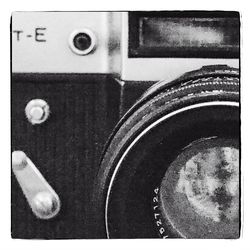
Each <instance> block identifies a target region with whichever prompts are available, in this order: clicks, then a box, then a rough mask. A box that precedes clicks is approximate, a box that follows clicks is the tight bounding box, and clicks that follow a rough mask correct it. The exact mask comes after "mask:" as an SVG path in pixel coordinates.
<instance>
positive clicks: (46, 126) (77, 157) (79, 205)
mask: <svg viewBox="0 0 250 250" xmlns="http://www.w3.org/2000/svg"><path fill="white" fill-rule="evenodd" d="M11 95H12V105H11V106H12V109H11V112H12V114H11V117H12V120H11V122H12V124H11V125H12V126H11V127H12V151H13V150H22V151H24V152H25V153H26V154H27V156H28V157H29V158H30V159H31V160H32V161H33V162H34V164H35V165H36V167H37V168H38V169H39V170H40V172H41V173H42V175H43V176H44V177H45V179H46V180H47V181H48V182H49V183H50V184H51V186H52V187H53V188H54V189H55V191H56V192H57V193H58V195H59V197H60V199H61V202H62V207H61V211H60V213H59V215H58V216H57V217H56V218H54V219H52V220H50V221H43V220H39V219H36V218H35V216H34V215H33V213H32V212H31V209H30V208H29V206H28V203H27V202H26V200H25V198H24V196H23V194H22V191H21V188H20V187H19V185H18V183H17V181H16V179H15V177H14V176H13V175H12V185H11V187H12V192H11V194H12V195H11V208H12V209H11V210H12V213H11V217H12V218H11V227H12V228H11V231H12V237H13V238H86V237H87V236H86V233H87V232H86V227H87V224H88V223H91V222H90V221H88V219H89V218H88V211H89V210H90V209H91V208H90V207H88V204H89V200H90V198H91V197H90V194H91V188H92V185H93V179H94V177H95V175H96V173H97V170H98V162H99V158H100V155H101V151H102V149H103V146H104V143H105V141H106V140H107V138H108V136H109V134H110V133H111V131H112V129H113V127H114V126H115V124H116V122H117V120H118V119H119V103H120V85H119V84H118V83H117V82H115V81H114V80H112V79H110V78H109V77H108V76H104V75H84V76H82V75H77V74H70V75H65V74H64V75H63V74H46V75H45V74H44V75H43V74H33V75H32V74H14V75H13V77H12V90H11ZM36 98H39V99H44V100H45V101H46V102H47V103H48V104H49V106H50V110H51V114H50V116H49V118H48V120H47V121H46V122H45V123H43V124H40V125H31V124H30V123H29V122H28V120H27V119H26V117H25V113H24V109H25V106H26V104H27V103H28V102H29V101H30V100H31V99H36ZM88 237H89V236H88Z"/></svg>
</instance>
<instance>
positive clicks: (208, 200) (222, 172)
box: [159, 138, 239, 238]
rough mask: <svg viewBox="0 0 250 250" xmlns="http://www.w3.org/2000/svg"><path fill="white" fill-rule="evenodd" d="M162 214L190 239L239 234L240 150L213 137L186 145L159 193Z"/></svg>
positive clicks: (166, 176)
mask: <svg viewBox="0 0 250 250" xmlns="http://www.w3.org/2000/svg"><path fill="white" fill-rule="evenodd" d="M159 207H160V212H161V217H162V220H163V221H164V223H166V225H171V226H172V227H173V228H174V230H176V231H177V232H178V233H179V234H180V235H181V236H183V237H187V238H234V237H235V236H236V235H238V234H239V232H238V231H239V149H238V145H236V141H234V140H230V139H218V138H210V139H203V140H199V141H198V142H194V143H192V144H190V145H189V146H188V147H187V148H185V149H184V150H183V151H182V152H181V153H180V154H179V156H178V157H177V158H176V160H174V161H173V162H172V163H171V165H170V166H169V168H168V170H167V171H166V173H165V176H164V178H163V179H162V182H161V185H160V192H159Z"/></svg>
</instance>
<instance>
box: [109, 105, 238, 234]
mask: <svg viewBox="0 0 250 250" xmlns="http://www.w3.org/2000/svg"><path fill="white" fill-rule="evenodd" d="M207 106H233V107H239V103H237V102H229V101H221V102H220V101H213V102H205V103H198V104H194V105H191V106H187V107H184V108H182V109H179V110H175V111H173V112H172V113H169V114H167V115H165V116H163V117H162V118H160V119H159V120H157V121H155V122H154V123H152V124H151V125H150V126H148V127H147V128H146V129H144V130H143V131H142V132H141V133H140V134H139V135H138V136H137V137H136V138H135V140H134V141H133V142H132V143H131V144H130V145H129V147H128V148H127V149H126V151H125V152H124V154H123V155H122V157H121V159H120V160H119V162H118V164H117V166H116V168H115V170H114V173H113V175H112V178H111V181H110V183H109V187H108V193H107V198H106V203H105V227H106V234H107V237H108V238H110V233H109V229H108V202H109V197H110V192H111V188H112V185H113V182H114V179H115V176H116V174H117V172H118V170H119V168H120V166H121V163H122V161H123V160H124V158H125V157H126V155H127V154H128V152H129V151H130V150H131V148H132V147H133V146H134V145H135V144H136V143H137V142H138V141H139V140H140V138H141V137H143V136H144V135H145V134H146V133H147V132H148V131H150V130H151V129H152V128H154V127H155V126H157V125H158V124H160V123H161V122H163V121H165V120H166V119H168V118H170V117H172V116H174V115H176V114H180V113H182V112H185V111H187V110H191V109H196V108H200V107H207Z"/></svg>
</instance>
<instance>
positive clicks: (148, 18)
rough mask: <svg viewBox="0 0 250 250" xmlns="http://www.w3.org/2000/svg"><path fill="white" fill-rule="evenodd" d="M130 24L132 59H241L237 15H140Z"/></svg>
mask: <svg viewBox="0 0 250 250" xmlns="http://www.w3.org/2000/svg"><path fill="white" fill-rule="evenodd" d="M129 21H130V30H129V39H130V48H129V56H130V57H197V58H218V57H220V58H237V57H238V56H239V16H238V13H235V12H227V13H225V12H165V13H162V12H154V13H153V14H152V13H150V14H148V13H147V12H137V13H131V14H130V20H129Z"/></svg>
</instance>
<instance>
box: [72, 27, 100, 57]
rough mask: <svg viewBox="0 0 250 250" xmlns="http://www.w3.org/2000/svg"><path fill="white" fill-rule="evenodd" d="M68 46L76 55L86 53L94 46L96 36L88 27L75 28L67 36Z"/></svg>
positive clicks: (92, 49) (91, 50)
mask: <svg viewBox="0 0 250 250" xmlns="http://www.w3.org/2000/svg"><path fill="white" fill-rule="evenodd" d="M69 47H70V49H71V50H72V51H73V52H74V53H75V54H77V55H87V54H89V53H90V52H93V51H94V49H95V47H96V36H95V34H94V33H93V32H92V31H91V30H89V29H81V30H75V31H73V32H72V33H71V35H70V37H69Z"/></svg>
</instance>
